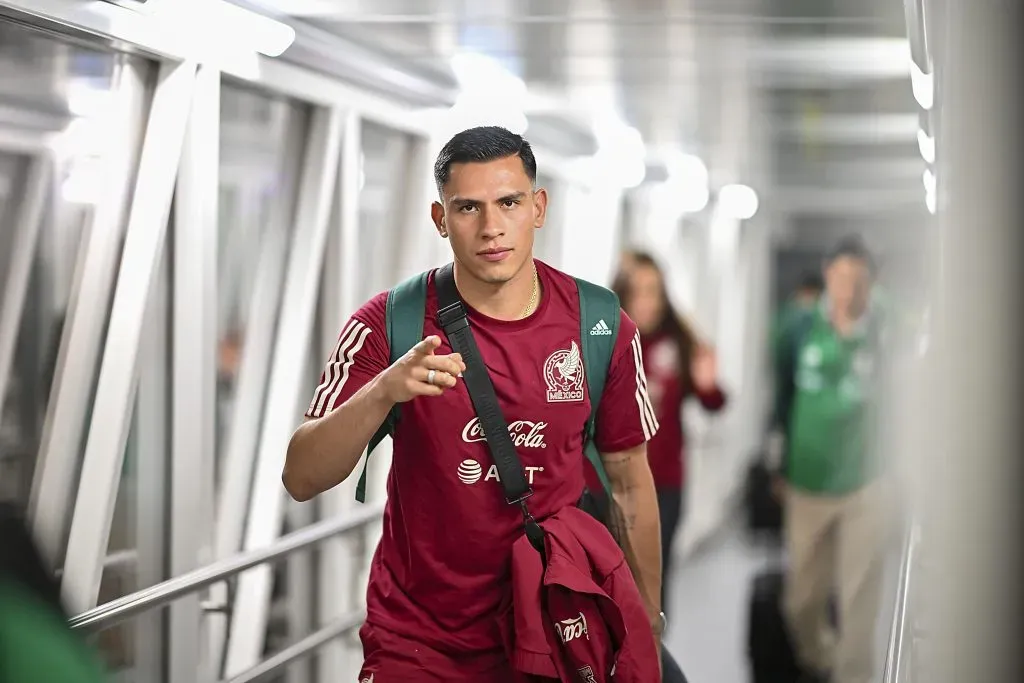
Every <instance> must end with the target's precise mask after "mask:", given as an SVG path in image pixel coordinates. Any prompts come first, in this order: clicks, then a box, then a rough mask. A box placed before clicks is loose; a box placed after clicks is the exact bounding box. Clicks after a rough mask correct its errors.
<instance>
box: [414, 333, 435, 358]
mask: <svg viewBox="0 0 1024 683" xmlns="http://www.w3.org/2000/svg"><path fill="white" fill-rule="evenodd" d="M440 345H441V338H440V337H438V336H437V335H436V334H432V335H430V336H429V337H427V338H426V339H424V340H423V341H421V342H420V343H418V344H417V345H416V346H414V347H412V352H413V353H415V354H417V355H420V356H429V355H431V354H432V353H434V349H436V348H437V347H438V346H440Z"/></svg>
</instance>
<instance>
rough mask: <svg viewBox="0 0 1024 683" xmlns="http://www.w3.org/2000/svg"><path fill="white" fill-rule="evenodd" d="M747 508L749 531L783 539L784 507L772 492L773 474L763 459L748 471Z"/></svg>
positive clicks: (753, 464) (754, 463) (759, 459)
mask: <svg viewBox="0 0 1024 683" xmlns="http://www.w3.org/2000/svg"><path fill="white" fill-rule="evenodd" d="M744 502H745V506H746V516H747V528H748V530H749V531H750V532H751V533H753V534H755V535H758V536H768V537H770V538H773V539H776V540H778V539H781V537H782V505H781V504H779V501H778V500H776V499H775V495H774V494H773V492H772V474H771V471H770V470H769V469H768V465H767V464H766V463H765V460H764V458H763V457H761V458H758V459H757V460H756V461H755V462H753V463H752V464H751V465H750V469H749V470H748V471H747V482H746V491H745V501H744Z"/></svg>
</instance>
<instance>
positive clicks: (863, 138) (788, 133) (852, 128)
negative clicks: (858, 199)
mask: <svg viewBox="0 0 1024 683" xmlns="http://www.w3.org/2000/svg"><path fill="white" fill-rule="evenodd" d="M920 128H921V121H920V118H919V117H918V115H917V114H914V113H910V114H863V115H862V114H853V115H828V116H823V117H821V118H820V119H818V120H815V121H806V120H799V121H798V120H795V119H789V120H786V121H784V122H783V123H781V124H779V128H778V132H779V133H780V134H781V135H782V137H783V138H785V139H789V140H793V141H802V140H814V141H818V142H823V143H832V144H844V145H853V144H876V145H887V144H894V143H895V144H909V143H912V142H915V141H916V140H917V131H918V130H920Z"/></svg>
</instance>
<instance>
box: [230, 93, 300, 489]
mask: <svg viewBox="0 0 1024 683" xmlns="http://www.w3.org/2000/svg"><path fill="white" fill-rule="evenodd" d="M308 125H309V109H308V107H306V106H304V105H301V104H299V103H296V102H293V101H290V100H287V99H285V98H283V97H280V96H276V95H272V94H267V93H264V92H260V91H257V90H254V89H250V88H248V87H245V86H243V85H240V84H237V83H234V82H231V81H224V83H223V85H222V88H221V145H220V206H219V232H218V234H219V240H218V242H219V243H218V248H219V252H218V257H217V258H218V273H219V275H218V283H217V286H218V290H219V291H218V307H219V312H218V316H217V338H218V349H217V363H218V387H217V442H218V443H217V475H216V476H217V480H218V482H219V481H220V469H221V465H222V456H223V454H224V447H225V444H226V437H227V435H228V434H229V430H230V428H231V424H232V421H233V420H234V419H235V418H236V417H238V418H239V419H245V420H246V424H249V423H250V422H251V424H252V428H253V429H256V428H258V421H259V416H258V415H257V416H255V417H253V416H236V415H235V412H234V408H235V390H236V386H237V382H238V373H239V368H240V364H241V360H242V350H243V348H244V346H245V342H246V339H247V338H248V337H251V336H252V334H254V331H253V330H250V329H249V325H250V321H251V320H253V317H254V316H253V311H252V310H251V309H252V306H253V305H260V306H264V305H265V306H271V307H272V308H273V311H274V312H275V315H276V311H277V309H278V306H279V305H280V301H279V299H277V298H275V299H273V300H271V301H256V302H254V300H253V296H252V295H253V290H254V288H255V285H256V280H257V278H258V277H260V276H261V272H263V273H265V272H266V270H265V268H264V270H262V271H261V267H264V266H266V265H267V259H268V255H267V254H266V253H265V252H266V248H265V247H266V245H267V244H268V235H269V234H270V231H272V230H277V229H278V228H280V227H281V223H280V221H284V225H285V229H286V230H287V231H288V232H290V231H291V228H292V224H293V217H294V205H295V200H296V197H297V192H296V190H295V185H296V184H295V183H294V182H288V175H289V173H295V172H296V169H297V160H298V159H300V158H301V155H302V153H303V151H304V150H303V149H302V147H301V146H300V145H295V144H294V141H295V140H303V139H305V131H306V129H307V128H308ZM297 127H298V128H301V132H299V134H298V135H296V132H297V131H296V128H297ZM283 243H284V245H285V247H286V246H287V244H288V243H289V241H288V240H284V242H283ZM286 255H287V254H286V251H284V250H280V251H278V253H275V254H271V255H269V258H270V259H271V260H274V259H277V260H278V261H279V263H280V264H281V265H283V264H284V263H285V261H284V259H285V258H286ZM279 293H280V288H277V291H276V292H275V294H279ZM273 318H274V316H271V321H272V322H273ZM264 332H265V331H264ZM261 333H262V332H261Z"/></svg>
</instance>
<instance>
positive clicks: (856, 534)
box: [773, 238, 889, 683]
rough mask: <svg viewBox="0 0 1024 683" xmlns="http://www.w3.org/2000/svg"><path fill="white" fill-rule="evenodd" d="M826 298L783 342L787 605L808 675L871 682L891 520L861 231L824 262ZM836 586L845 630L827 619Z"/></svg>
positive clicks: (779, 377) (876, 309) (778, 436)
mask: <svg viewBox="0 0 1024 683" xmlns="http://www.w3.org/2000/svg"><path fill="white" fill-rule="evenodd" d="M824 276H825V293H824V295H823V296H822V297H821V299H820V301H819V302H818V304H817V305H815V306H813V307H811V308H808V309H806V310H804V311H802V312H800V313H796V314H793V315H791V316H790V317H788V318H787V319H786V320H785V321H784V327H783V328H782V329H780V330H779V336H778V338H777V340H776V341H777V343H776V345H775V349H774V351H775V359H774V360H775V369H776V406H775V413H774V418H773V429H774V437H773V438H774V440H775V443H777V444H780V445H779V447H778V450H779V451H780V455H781V458H780V465H779V475H780V476H781V479H782V481H783V482H784V484H783V486H782V491H783V496H784V499H783V505H784V508H785V512H786V514H785V527H784V536H785V539H786V550H787V557H788V569H787V577H786V587H785V596H784V600H783V602H784V608H785V612H786V616H787V620H788V622H789V625H790V630H791V635H792V638H793V643H794V647H795V650H796V653H797V656H798V658H799V660H800V663H801V665H802V666H803V667H804V668H805V670H806V671H807V674H806V676H805V679H806V680H807V681H815V682H817V681H830V682H831V683H869V682H870V681H873V680H874V678H875V676H876V674H877V667H876V666H875V656H874V651H875V622H876V620H877V616H878V610H879V607H880V604H879V603H880V600H881V588H882V575H883V562H884V539H885V538H886V528H887V525H888V522H889V519H888V517H887V510H888V509H889V508H888V506H887V504H886V503H887V499H886V495H885V493H884V490H885V489H884V483H885V478H884V477H883V476H882V474H883V471H884V468H883V467H882V463H881V461H880V459H879V458H878V457H877V456H876V449H874V448H872V445H873V444H872V435H873V429H872V426H873V422H874V410H873V408H874V406H875V404H876V403H877V400H878V394H879V389H880V379H881V377H882V374H883V369H882V368H883V360H884V353H883V348H882V343H881V342H882V340H883V339H884V334H883V332H884V327H883V322H884V321H883V316H882V313H881V310H880V308H881V307H880V306H878V305H877V301H876V297H873V296H872V288H873V281H874V261H873V259H872V256H871V254H870V252H869V251H868V250H867V248H866V247H865V246H864V244H863V243H862V242H861V241H860V240H859V239H856V238H847V239H844V240H843V241H841V242H840V243H839V244H838V245H837V246H836V247H835V249H833V251H832V252H831V253H830V254H829V256H828V258H827V259H826V262H825V268H824ZM833 592H834V593H835V597H836V602H837V607H838V622H839V626H840V630H839V633H838V634H837V633H834V632H833V628H832V626H831V622H830V619H829V618H828V603H829V598H830V595H831V594H832V593H833Z"/></svg>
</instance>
